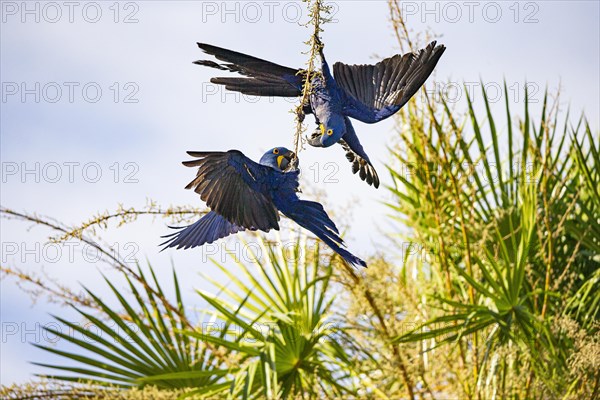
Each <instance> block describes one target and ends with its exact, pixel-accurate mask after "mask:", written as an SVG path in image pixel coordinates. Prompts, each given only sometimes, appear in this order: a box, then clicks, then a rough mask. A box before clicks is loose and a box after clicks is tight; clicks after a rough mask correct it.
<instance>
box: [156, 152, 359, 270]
mask: <svg viewBox="0 0 600 400" xmlns="http://www.w3.org/2000/svg"><path fill="white" fill-rule="evenodd" d="M188 154H189V155H191V156H193V157H197V159H195V160H192V161H186V162H184V165H186V166H189V167H198V172H197V174H196V178H195V179H194V180H193V181H192V182H190V183H189V184H188V185H187V186H186V189H194V191H195V192H196V193H198V194H199V195H200V198H201V199H202V200H204V201H205V202H206V204H207V205H208V206H209V207H210V208H211V211H210V212H209V213H207V214H206V215H204V216H203V217H202V218H201V219H200V220H199V221H197V222H195V223H194V224H192V225H189V226H187V227H183V228H177V229H179V231H177V232H175V233H173V234H170V235H167V236H165V237H167V238H169V239H168V240H167V241H166V242H165V243H163V245H166V246H165V248H168V247H176V248H178V249H181V248H183V249H188V248H193V247H197V246H202V245H203V244H206V243H212V242H214V241H215V240H218V239H221V238H223V237H226V236H228V235H230V234H233V233H237V232H240V231H243V230H246V229H247V230H252V231H256V230H262V231H265V232H268V231H269V230H271V229H276V230H279V222H278V221H279V212H281V213H283V214H284V215H285V216H287V217H288V218H290V219H292V220H294V221H295V222H296V223H298V225H300V226H302V227H303V228H305V229H308V230H309V231H311V232H312V233H314V234H315V235H316V236H317V237H318V238H319V239H321V240H322V241H323V242H325V243H326V244H327V245H328V246H329V247H331V248H332V249H333V250H334V251H335V252H336V253H338V254H339V255H340V256H342V258H343V259H344V260H346V261H347V262H348V263H350V264H352V265H361V266H363V267H366V263H365V262H364V261H363V260H361V259H360V258H358V257H356V256H354V255H352V254H351V253H350V252H349V251H347V250H346V249H344V248H342V246H344V241H343V240H342V238H341V237H340V236H339V231H338V229H337V227H336V226H335V224H334V222H333V221H332V220H331V219H330V218H329V216H328V215H327V213H326V212H325V210H324V209H323V206H322V205H321V204H319V203H316V202H313V201H306V200H300V199H299V198H298V194H297V193H298V176H299V173H300V171H299V170H298V169H297V168H296V165H290V163H292V162H294V161H293V160H294V159H295V154H294V153H293V152H292V151H289V150H288V149H286V148H284V147H275V148H273V149H271V150H269V151H268V152H266V153H265V154H264V155H263V156H262V157H261V159H260V162H259V163H256V162H254V161H252V160H251V159H249V158H247V157H246V156H244V154H242V153H241V152H239V151H237V150H230V151H228V152H188ZM295 161H296V162H297V159H295ZM288 167H290V168H289V169H290V171H287V169H288Z"/></svg>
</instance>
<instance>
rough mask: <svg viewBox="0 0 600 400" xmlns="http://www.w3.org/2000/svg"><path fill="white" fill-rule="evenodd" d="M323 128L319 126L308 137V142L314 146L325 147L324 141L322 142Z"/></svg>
mask: <svg viewBox="0 0 600 400" xmlns="http://www.w3.org/2000/svg"><path fill="white" fill-rule="evenodd" d="M321 136H323V134H322V133H321V130H320V129H319V128H317V129H316V130H315V131H314V132H313V134H312V135H310V137H307V138H306V142H307V143H308V144H310V145H311V146H313V147H323V143H321Z"/></svg>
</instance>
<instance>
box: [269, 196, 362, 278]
mask: <svg viewBox="0 0 600 400" xmlns="http://www.w3.org/2000/svg"><path fill="white" fill-rule="evenodd" d="M279 209H280V210H281V212H283V213H284V214H285V215H286V216H287V217H288V218H291V219H292V220H294V221H295V222H296V223H297V224H298V225H300V226H302V227H303V228H305V229H308V230H309V231H311V232H312V233H314V234H315V235H316V236H317V237H318V238H319V239H321V240H322V241H323V242H325V244H327V245H328V246H329V247H331V249H332V250H333V251H335V252H336V253H338V254H339V255H340V256H341V257H342V258H343V259H344V260H346V262H348V263H349V264H351V265H355V266H358V265H360V266H363V267H366V266H367V263H366V262H364V261H363V260H361V259H360V258H358V257H356V256H355V255H353V254H352V253H350V252H349V251H348V250H346V249H344V248H342V247H341V246H345V244H344V241H343V240H342V238H341V237H339V231H338V229H337V227H336V226H335V223H334V222H333V221H332V220H331V219H330V218H329V216H328V215H327V213H326V212H325V210H324V209H323V206H322V205H321V204H319V203H316V202H314V201H306V200H298V201H295V202H292V203H287V204H286V205H285V206H283V207H279Z"/></svg>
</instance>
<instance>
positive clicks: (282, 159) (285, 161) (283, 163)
mask: <svg viewBox="0 0 600 400" xmlns="http://www.w3.org/2000/svg"><path fill="white" fill-rule="evenodd" d="M295 157H296V153H294V152H293V151H291V150H290V151H288V152H287V153H285V154H282V155H280V156H279V157H277V165H279V168H280V169H281V170H282V171H284V170H285V169H286V168H287V167H288V166H289V165H290V163H291V162H292V160H293V159H294V158H295Z"/></svg>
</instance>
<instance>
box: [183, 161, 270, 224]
mask: <svg viewBox="0 0 600 400" xmlns="http://www.w3.org/2000/svg"><path fill="white" fill-rule="evenodd" d="M188 154H189V155H190V156H192V157H198V159H197V160H192V161H185V162H184V163H183V165H185V166H188V167H198V173H197V174H196V178H195V179H194V180H193V181H191V182H190V183H189V184H188V185H187V186H186V187H185V188H186V189H192V188H193V189H194V191H195V192H196V193H198V194H199V195H200V198H201V199H202V200H204V201H205V202H206V204H207V205H208V206H209V207H210V208H211V209H212V210H213V211H214V212H216V213H217V214H219V215H221V216H223V217H224V218H225V219H226V220H227V221H229V222H230V223H232V224H234V225H237V226H239V227H243V228H246V229H260V230H262V231H265V232H267V231H269V230H270V229H279V223H278V221H279V214H278V212H277V208H276V207H275V204H273V200H272V199H271V195H270V194H269V182H270V179H271V178H272V176H271V175H272V174H274V173H277V171H275V170H273V169H272V168H269V167H267V166H264V165H260V164H257V163H255V162H254V161H252V160H251V159H249V158H248V157H246V156H244V154H242V153H241V152H239V151H237V150H229V151H228V152H200V151H189V152H188Z"/></svg>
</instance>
